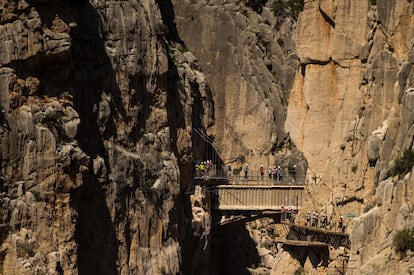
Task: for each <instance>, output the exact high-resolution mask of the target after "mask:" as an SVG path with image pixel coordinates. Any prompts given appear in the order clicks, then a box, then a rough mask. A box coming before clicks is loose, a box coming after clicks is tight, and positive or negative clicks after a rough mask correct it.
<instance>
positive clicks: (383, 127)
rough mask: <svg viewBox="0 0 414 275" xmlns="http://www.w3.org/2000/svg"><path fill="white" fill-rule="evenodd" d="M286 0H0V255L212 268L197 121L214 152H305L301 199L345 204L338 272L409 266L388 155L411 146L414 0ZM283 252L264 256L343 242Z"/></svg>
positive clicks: (120, 266)
mask: <svg viewBox="0 0 414 275" xmlns="http://www.w3.org/2000/svg"><path fill="white" fill-rule="evenodd" d="M280 3H281V2H280V1H236V0H211V1H210V0H200V1H196V0H173V1H170V0H159V1H156V2H154V1H147V0H143V1H101V0H93V1H86V0H77V1H70V2H68V1H48V0H33V1H28V0H27V1H25V0H19V1H13V0H1V1H0V38H1V39H0V63H1V64H0V66H1V67H0V103H1V110H0V111H1V114H0V139H1V147H0V157H1V159H0V161H1V168H0V184H1V185H0V203H1V204H0V207H1V208H0V214H1V216H0V240H1V242H0V270H1V273H4V274H41V273H54V272H57V273H59V274H62V273H63V274H118V273H121V274H179V273H183V274H194V273H201V274H207V273H208V264H209V262H208V261H209V260H210V259H209V256H208V255H206V250H205V248H206V245H207V246H208V244H207V243H206V238H207V237H206V236H208V234H207V235H206V233H208V230H209V228H208V227H209V225H208V222H207V223H206V222H205V220H203V219H204V217H205V215H208V213H205V210H206V209H204V208H203V205H202V204H200V202H194V201H192V203H193V207H191V205H190V204H191V201H190V198H189V196H188V195H186V194H187V191H188V190H191V189H192V186H191V178H192V173H193V165H194V163H193V161H194V160H203V159H205V158H206V149H207V148H205V144H204V143H203V140H201V139H200V137H198V136H197V135H196V134H195V132H194V131H193V129H201V130H202V131H203V132H206V133H208V135H209V136H210V137H211V138H212V139H213V144H214V146H215V148H216V149H217V157H218V159H220V161H221V160H222V161H223V163H232V164H235V165H236V166H241V165H243V164H244V163H246V162H248V163H249V164H250V165H251V167H252V169H256V168H257V167H258V166H259V165H260V164H264V165H266V166H267V165H275V164H282V165H283V166H285V167H287V166H290V165H292V164H299V172H300V173H302V174H303V178H304V181H305V182H306V186H307V198H306V203H305V207H304V210H305V211H306V210H310V211H313V210H317V211H319V212H326V213H328V215H329V217H330V218H331V219H332V224H333V225H335V223H336V222H337V219H338V217H339V215H341V214H342V215H346V214H348V213H352V214H355V215H356V216H357V218H355V219H348V220H347V222H346V225H347V232H348V233H350V234H351V241H352V247H351V250H350V252H349V256H350V257H349V262H348V268H349V269H348V273H349V274H372V273H380V271H381V270H388V272H389V273H390V274H393V273H394V274H404V273H406V274H409V272H411V271H412V270H413V268H414V262H413V260H412V257H411V256H410V255H408V256H406V257H405V258H403V259H401V257H400V255H399V254H398V253H396V252H395V251H394V249H393V245H392V240H393V237H394V236H395V234H396V233H397V232H398V231H399V230H401V229H407V228H412V227H413V225H414V219H413V215H412V213H413V198H412V197H411V194H412V192H413V187H412V186H413V181H414V178H413V176H412V173H411V170H410V171H409V172H408V173H405V174H403V175H394V176H390V174H389V170H390V169H391V168H392V167H393V165H394V163H395V160H397V159H398V158H399V157H401V155H402V154H403V152H404V151H406V150H407V149H412V147H413V127H412V124H413V109H414V105H413V100H412V96H413V92H412V83H413V81H414V79H413V77H414V74H413V73H412V71H413V64H414V58H413V56H414V52H413V39H412V38H413V37H414V36H413V35H414V27H413V23H412V22H413V20H414V17H413V15H414V3H413V2H411V1H409V0H377V1H371V0H364V1H349V0H338V1H333V0H307V1H304V6H303V11H301V12H300V13H298V11H297V10H295V9H294V8H295V7H296V6H294V5H293V4H294V3H295V1H285V3H290V4H291V6H289V5H280ZM210 149H211V148H210ZM194 204H196V205H194ZM192 210H193V212H195V213H196V214H194V215H193V213H192ZM197 215H199V216H197ZM197 219H198V221H197ZM199 225H200V226H201V228H197V226H199ZM248 231H249V232H255V233H254V234H256V235H260V232H259V230H256V229H254V230H252V229H251V228H249V229H248ZM242 233H243V235H248V234H247V233H246V230H242ZM258 238H259V237H258ZM250 245H251V243H250ZM259 250H260V251H261V252H260V254H261V255H265V254H266V253H267V252H266V251H265V249H259ZM269 250H271V249H270V248H269ZM241 251H243V250H241ZM263 251H264V252H263ZM272 252H275V251H272ZM277 252H278V253H277V254H276V255H273V256H271V257H268V259H270V260H268V261H267V263H266V266H267V267H268V270H266V271H264V272H271V273H272V274H289V273H294V272H295V271H296V270H298V268H299V267H301V265H302V266H304V268H305V270H306V271H307V272H309V273H310V274H317V273H318V274H319V273H328V272H329V270H332V268H334V266H335V265H336V264H337V262H336V261H335V259H333V257H334V255H336V254H338V253H339V252H337V251H336V252H332V254H331V256H330V257H331V259H330V261H329V262H326V263H323V264H320V263H319V262H318V263H313V262H311V261H310V260H309V259H308V258H309V257H308V255H305V256H304V259H305V260H304V261H302V262H299V261H298V260H297V259H295V258H294V257H292V253H290V252H289V251H284V250H283V249H281V250H279V249H278V250H277ZM266 255H270V254H266ZM307 257H308V258H307ZM236 258H237V257H236ZM236 258H234V257H230V259H232V260H234V259H236ZM212 260H213V261H214V260H215V259H214V258H213V259H212ZM219 260H222V259H218V261H219ZM249 260H250V259H249ZM254 260H255V261H256V260H257V259H254ZM246 262H247V263H248V264H251V263H252V262H254V261H246ZM272 267H273V268H272ZM270 269H272V270H271V271H270ZM203 272H204V273H203ZM214 272H216V273H220V270H214Z"/></svg>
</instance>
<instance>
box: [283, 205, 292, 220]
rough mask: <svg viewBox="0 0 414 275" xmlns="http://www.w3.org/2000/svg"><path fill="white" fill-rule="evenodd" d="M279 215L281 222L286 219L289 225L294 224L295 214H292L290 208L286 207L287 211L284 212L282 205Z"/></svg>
mask: <svg viewBox="0 0 414 275" xmlns="http://www.w3.org/2000/svg"><path fill="white" fill-rule="evenodd" d="M280 214H281V219H282V221H285V220H286V219H287V220H288V221H289V222H290V223H295V213H294V212H293V208H292V206H288V209H287V210H286V209H285V207H284V206H283V205H282V206H281V207H280Z"/></svg>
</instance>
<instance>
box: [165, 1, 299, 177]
mask: <svg viewBox="0 0 414 275" xmlns="http://www.w3.org/2000/svg"><path fill="white" fill-rule="evenodd" d="M245 2H246V1H184V0H174V1H172V4H173V6H174V19H175V23H176V26H177V31H178V35H179V37H180V39H182V41H183V42H184V43H185V45H186V46H187V47H188V48H189V49H190V50H191V51H192V52H193V53H194V55H195V57H196V58H197V60H198V61H199V64H200V68H201V69H202V71H203V72H204V74H205V75H206V79H207V81H208V83H209V84H210V88H211V91H212V96H213V100H214V118H215V119H214V122H215V123H214V125H210V126H211V127H209V128H208V134H209V135H211V136H212V137H213V138H214V146H215V147H216V148H217V149H218V153H219V155H220V157H221V158H222V159H223V161H224V162H225V163H229V162H235V161H236V160H245V161H246V162H248V163H252V167H253V166H254V167H255V169H258V168H259V165H260V164H261V163H262V164H264V165H267V164H270V165H272V164H273V163H274V157H273V155H272V153H275V151H276V147H278V146H279V147H280V145H281V144H283V143H285V142H286V139H287V135H286V132H285V131H284V127H283V124H284V120H285V117H286V106H287V100H288V93H289V90H290V88H291V86H292V83H293V76H294V72H295V69H296V67H297V57H296V55H295V54H294V53H293V50H294V43H293V42H292V39H291V33H292V30H293V28H294V21H292V20H288V19H286V20H285V21H283V22H282V23H281V26H280V27H276V24H277V18H276V17H275V15H274V12H273V11H272V10H271V7H270V6H269V5H268V6H266V5H263V7H261V8H260V10H254V9H252V8H251V7H249V6H246V5H245ZM269 4H270V2H269ZM260 6H261V4H260ZM278 41H279V43H278ZM281 45H283V48H282V47H281Z"/></svg>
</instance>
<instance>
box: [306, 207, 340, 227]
mask: <svg viewBox="0 0 414 275" xmlns="http://www.w3.org/2000/svg"><path fill="white" fill-rule="evenodd" d="M329 225H330V222H329V220H328V216H327V215H326V214H322V217H321V219H320V220H319V214H318V212H316V211H314V212H313V213H312V215H311V212H310V211H308V213H306V220H305V226H311V227H315V228H318V227H319V228H320V229H325V230H326V229H328V226H329ZM338 229H339V230H340V231H341V232H344V231H345V227H344V217H343V216H341V217H340V218H339V222H338Z"/></svg>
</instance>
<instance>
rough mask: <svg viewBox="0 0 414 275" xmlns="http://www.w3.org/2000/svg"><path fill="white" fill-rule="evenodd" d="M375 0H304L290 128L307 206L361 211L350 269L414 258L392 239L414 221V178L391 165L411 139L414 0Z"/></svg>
mask: <svg viewBox="0 0 414 275" xmlns="http://www.w3.org/2000/svg"><path fill="white" fill-rule="evenodd" d="M374 4H375V2H374V1H354V2H350V1H306V2H305V7H304V11H303V13H301V15H300V18H299V21H298V27H297V29H296V32H295V41H296V45H297V54H298V56H299V59H300V67H299V68H298V71H297V73H296V75H295V82H294V87H293V89H292V92H291V96H290V100H289V107H288V115H287V119H286V124H285V127H286V130H287V131H288V132H289V133H290V136H291V138H292V140H293V141H294V143H295V144H296V146H298V148H299V150H301V151H302V152H303V153H304V156H305V158H306V160H307V161H308V164H309V170H308V172H307V178H308V180H307V184H308V185H307V187H308V191H309V194H310V196H309V208H310V209H316V210H318V211H326V212H328V214H329V215H332V218H333V221H334V222H335V220H336V219H337V217H338V216H339V215H340V214H342V215H346V214H348V213H351V214H355V215H356V216H357V217H358V218H356V219H355V220H349V221H348V227H349V228H348V232H349V233H350V234H351V241H352V248H351V255H350V259H349V263H350V266H349V267H350V269H349V271H348V272H349V273H350V274H373V273H381V271H384V270H388V272H390V273H398V274H402V273H407V272H408V273H409V272H410V271H409V270H411V268H412V262H413V261H412V258H408V259H405V260H404V263H403V262H400V261H399V258H398V256H397V255H396V254H395V253H394V251H393V248H392V240H393V237H394V236H395V234H396V233H397V232H398V231H399V230H402V229H407V228H411V227H412V226H413V223H412V213H413V212H412V211H413V210H412V204H413V200H412V198H411V196H410V194H411V192H412V191H411V188H412V187H411V186H412V184H413V182H412V178H411V173H409V174H408V175H407V176H406V177H404V178H403V179H400V178H399V177H398V176H396V177H393V178H392V179H391V178H388V179H386V178H387V177H388V176H386V174H387V171H389V169H390V168H392V167H393V163H394V162H393V161H395V160H396V159H398V158H400V157H401V156H402V153H403V152H404V151H405V150H409V149H412V146H413V136H412V134H411V130H410V129H411V128H412V119H411V117H412V112H411V111H410V110H411V109H412V107H411V103H410V102H411V100H410V96H411V89H412V87H411V86H412V74H411V71H412V61H411V59H412V50H413V44H412V37H413V28H412V24H411V23H409V22H411V20H412V18H413V15H414V14H413V3H411V1H385V0H384V1H376V5H374ZM402 176H404V175H402ZM385 179H386V180H385ZM320 194H326V195H322V196H321V195H320ZM374 194H375V196H374ZM373 206H375V207H374V208H373V209H372V210H370V211H369V212H367V211H368V210H369V209H370V208H372V207H373ZM364 212H367V213H365V214H364ZM332 266H333V265H332Z"/></svg>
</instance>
